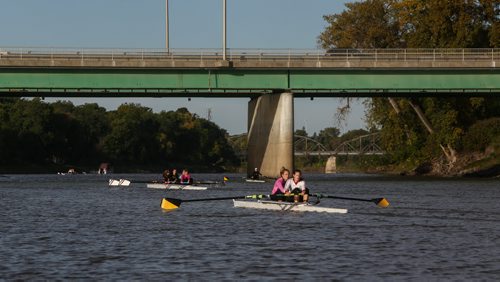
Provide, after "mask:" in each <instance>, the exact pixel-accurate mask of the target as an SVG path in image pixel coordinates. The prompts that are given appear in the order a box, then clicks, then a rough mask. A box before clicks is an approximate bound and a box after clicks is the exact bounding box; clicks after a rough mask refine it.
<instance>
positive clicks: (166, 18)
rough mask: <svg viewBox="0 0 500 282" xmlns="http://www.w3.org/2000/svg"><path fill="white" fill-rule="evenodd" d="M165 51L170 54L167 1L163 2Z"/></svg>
mask: <svg viewBox="0 0 500 282" xmlns="http://www.w3.org/2000/svg"><path fill="white" fill-rule="evenodd" d="M165 7H166V8H165V49H167V53H168V52H170V50H169V49H170V46H169V42H168V39H169V38H168V36H169V34H168V0H165Z"/></svg>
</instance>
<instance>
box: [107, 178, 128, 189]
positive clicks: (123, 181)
mask: <svg viewBox="0 0 500 282" xmlns="http://www.w3.org/2000/svg"><path fill="white" fill-rule="evenodd" d="M108 185H109V186H113V187H114V186H130V181H129V180H127V179H110V180H109V183H108Z"/></svg>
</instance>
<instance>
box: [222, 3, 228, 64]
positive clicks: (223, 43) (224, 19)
mask: <svg viewBox="0 0 500 282" xmlns="http://www.w3.org/2000/svg"><path fill="white" fill-rule="evenodd" d="M226 12H227V10H226V0H222V60H224V61H225V60H226V58H227V57H226V47H227V42H226V35H227V33H226V16H227V13H226Z"/></svg>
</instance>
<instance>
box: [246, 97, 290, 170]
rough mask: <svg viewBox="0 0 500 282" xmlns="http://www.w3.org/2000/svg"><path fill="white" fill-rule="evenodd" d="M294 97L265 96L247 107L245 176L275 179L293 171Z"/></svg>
mask: <svg viewBox="0 0 500 282" xmlns="http://www.w3.org/2000/svg"><path fill="white" fill-rule="evenodd" d="M293 114H294V113H293V94H292V93H282V94H264V95H262V96H260V97H259V98H254V99H252V100H251V101H250V102H249V103H248V149H247V161H248V166H247V173H248V175H251V174H252V172H253V170H254V168H259V170H260V172H261V173H262V175H263V176H267V177H276V176H278V175H279V171H280V168H281V167H283V166H284V167H286V168H288V169H293Z"/></svg>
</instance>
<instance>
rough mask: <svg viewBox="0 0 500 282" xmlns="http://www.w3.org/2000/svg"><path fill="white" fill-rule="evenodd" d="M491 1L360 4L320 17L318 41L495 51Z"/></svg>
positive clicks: (371, 0) (497, 26)
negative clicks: (321, 23)
mask: <svg viewBox="0 0 500 282" xmlns="http://www.w3.org/2000/svg"><path fill="white" fill-rule="evenodd" d="M499 14H500V4H499V3H498V1H497V0H477V1H468V0H458V1H442V0H365V1H359V2H354V3H346V10H345V11H344V12H342V13H340V14H334V15H326V16H324V19H325V21H326V22H327V23H328V26H327V27H326V28H325V30H324V31H323V32H322V33H321V34H320V36H319V38H318V43H319V44H320V45H321V46H322V47H323V48H324V49H331V48H402V47H409V48H482V47H486V48H488V47H490V48H492V47H500V45H499V44H500V23H499V21H500V18H499V16H498V15H499Z"/></svg>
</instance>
